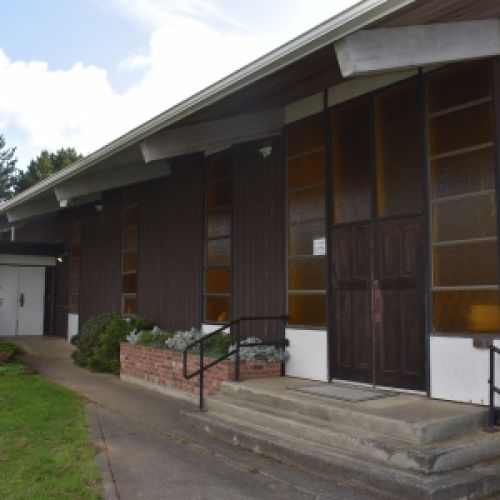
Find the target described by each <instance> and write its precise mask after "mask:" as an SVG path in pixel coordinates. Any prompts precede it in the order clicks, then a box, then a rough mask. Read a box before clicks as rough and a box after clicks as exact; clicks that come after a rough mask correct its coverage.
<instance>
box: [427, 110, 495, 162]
mask: <svg viewBox="0 0 500 500" xmlns="http://www.w3.org/2000/svg"><path fill="white" fill-rule="evenodd" d="M491 141H493V112H492V106H491V102H486V103H483V104H479V105H475V106H472V107H470V108H465V109H460V110H457V111H454V112H452V113H447V114H445V115H441V116H436V117H434V118H431V119H430V120H429V147H430V154H431V155H438V154H442V153H449V152H450V151H456V150H457V149H462V148H468V147H472V146H477V145H478V144H484V143H486V142H491Z"/></svg>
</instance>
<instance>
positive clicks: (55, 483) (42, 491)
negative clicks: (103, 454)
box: [0, 361, 100, 500]
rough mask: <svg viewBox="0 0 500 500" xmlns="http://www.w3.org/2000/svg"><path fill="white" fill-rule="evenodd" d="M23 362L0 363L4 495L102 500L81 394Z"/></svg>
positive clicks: (0, 452) (0, 455) (1, 486)
mask: <svg viewBox="0 0 500 500" xmlns="http://www.w3.org/2000/svg"><path fill="white" fill-rule="evenodd" d="M25 368H26V367H25V366H24V365H22V364H21V363H19V362H18V361H11V362H9V363H6V364H5V365H3V366H0V478H1V479H0V498H1V499H5V500H7V499H8V500H11V499H13V500H14V499H19V500H21V499H22V500H26V499H27V498H29V499H36V500H42V499H47V500H49V499H50V500H54V499H64V500H67V499H98V498H100V489H99V473H98V469H97V466H96V464H95V462H94V451H93V447H92V442H91V439H90V434H89V430H88V427H87V424H86V421H85V414H84V406H83V401H82V400H81V398H80V397H79V396H78V395H77V394H75V393H74V392H72V391H70V390H68V389H64V388H62V387H60V386H58V385H56V384H53V383H51V382H49V381H47V380H45V379H44V378H43V377H41V376H39V375H25V374H22V373H23V372H24V371H25Z"/></svg>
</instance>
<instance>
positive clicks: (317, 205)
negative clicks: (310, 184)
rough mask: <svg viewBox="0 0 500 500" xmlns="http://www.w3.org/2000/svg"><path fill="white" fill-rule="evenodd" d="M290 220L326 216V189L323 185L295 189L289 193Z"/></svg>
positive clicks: (304, 219) (297, 220) (296, 220)
mask: <svg viewBox="0 0 500 500" xmlns="http://www.w3.org/2000/svg"><path fill="white" fill-rule="evenodd" d="M288 203H289V215H290V222H300V221H306V220H314V219H322V218H324V217H325V189H324V188H323V187H322V186H321V187H317V188H310V189H304V190H301V191H294V192H293V193H290V194H289V195H288Z"/></svg>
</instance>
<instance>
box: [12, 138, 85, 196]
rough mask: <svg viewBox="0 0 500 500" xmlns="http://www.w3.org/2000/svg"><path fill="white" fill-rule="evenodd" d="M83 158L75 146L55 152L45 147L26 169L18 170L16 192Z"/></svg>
mask: <svg viewBox="0 0 500 500" xmlns="http://www.w3.org/2000/svg"><path fill="white" fill-rule="evenodd" d="M81 158H83V157H82V155H80V154H78V153H77V152H76V150H75V149H74V148H61V149H59V150H58V151H56V152H55V153H49V152H48V151H47V150H46V149H44V150H43V151H42V152H41V153H40V154H39V155H38V156H37V157H36V158H35V159H34V160H31V161H30V164H29V165H28V168H27V169H26V170H24V171H22V170H19V171H18V175H17V182H16V194H17V193H20V192H22V191H24V190H26V189H28V188H30V187H31V186H34V185H35V184H36V183H37V182H39V181H41V180H42V179H45V178H46V177H48V176H49V175H52V174H54V173H55V172H59V170H62V169H63V168H65V167H67V166H68V165H70V164H71V163H73V162H75V161H76V160H79V159H81Z"/></svg>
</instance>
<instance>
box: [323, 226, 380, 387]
mask: <svg viewBox="0 0 500 500" xmlns="http://www.w3.org/2000/svg"><path fill="white" fill-rule="evenodd" d="M332 244H333V252H332V257H333V262H332V267H333V283H332V289H333V300H334V304H335V332H336V340H337V342H336V345H335V346H334V353H333V354H334V356H333V360H334V364H335V366H334V376H335V377H337V378H344V379H349V380H357V381H360V382H369V381H370V380H371V377H372V369H371V364H372V363H371V352H372V342H371V339H372V336H371V289H370V262H369V257H370V251H369V247H370V240H369V226H368V225H358V226H349V227H340V228H335V229H334V230H333V237H332Z"/></svg>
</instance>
